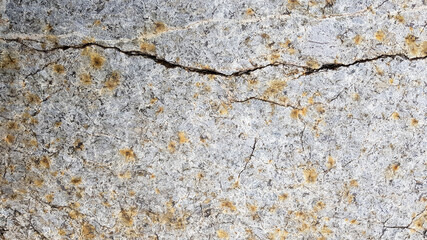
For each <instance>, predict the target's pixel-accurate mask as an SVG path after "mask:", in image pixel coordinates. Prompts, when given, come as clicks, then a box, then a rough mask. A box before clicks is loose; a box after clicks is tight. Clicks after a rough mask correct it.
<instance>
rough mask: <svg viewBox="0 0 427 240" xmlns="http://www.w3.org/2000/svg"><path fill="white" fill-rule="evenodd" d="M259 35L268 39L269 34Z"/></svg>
mask: <svg viewBox="0 0 427 240" xmlns="http://www.w3.org/2000/svg"><path fill="white" fill-rule="evenodd" d="M261 37H262V38H264V39H269V38H270V35H268V34H267V33H263V34H261Z"/></svg>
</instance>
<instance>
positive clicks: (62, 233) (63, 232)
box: [58, 228, 67, 236]
mask: <svg viewBox="0 0 427 240" xmlns="http://www.w3.org/2000/svg"><path fill="white" fill-rule="evenodd" d="M58 234H59V235H60V236H65V235H66V234H67V233H66V232H65V230H64V229H62V228H61V229H59V230H58Z"/></svg>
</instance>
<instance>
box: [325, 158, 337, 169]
mask: <svg viewBox="0 0 427 240" xmlns="http://www.w3.org/2000/svg"><path fill="white" fill-rule="evenodd" d="M334 166H335V160H334V159H333V158H332V156H328V159H327V161H326V167H327V168H329V169H331V168H333V167H334Z"/></svg>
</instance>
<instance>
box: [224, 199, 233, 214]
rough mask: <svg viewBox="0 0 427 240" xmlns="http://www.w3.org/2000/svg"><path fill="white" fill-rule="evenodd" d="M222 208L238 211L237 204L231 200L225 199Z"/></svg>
mask: <svg viewBox="0 0 427 240" xmlns="http://www.w3.org/2000/svg"><path fill="white" fill-rule="evenodd" d="M221 208H223V209H224V210H229V211H232V212H234V211H236V206H234V203H232V202H231V201H229V200H223V201H222V202H221Z"/></svg>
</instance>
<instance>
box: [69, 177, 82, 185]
mask: <svg viewBox="0 0 427 240" xmlns="http://www.w3.org/2000/svg"><path fill="white" fill-rule="evenodd" d="M71 183H72V184H74V185H79V184H81V183H82V178H81V177H72V178H71Z"/></svg>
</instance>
